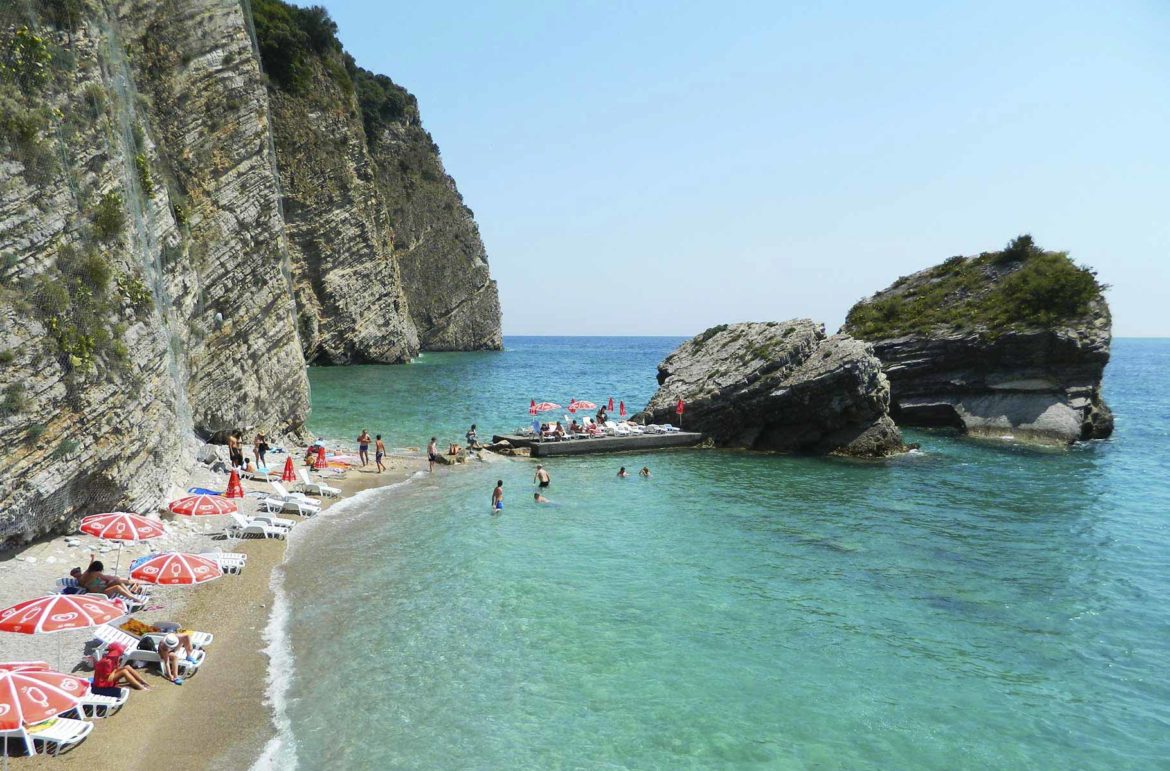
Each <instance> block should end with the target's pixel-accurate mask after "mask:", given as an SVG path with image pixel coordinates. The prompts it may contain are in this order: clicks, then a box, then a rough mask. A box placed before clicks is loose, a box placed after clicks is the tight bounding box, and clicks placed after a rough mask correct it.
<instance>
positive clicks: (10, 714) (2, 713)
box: [0, 669, 89, 731]
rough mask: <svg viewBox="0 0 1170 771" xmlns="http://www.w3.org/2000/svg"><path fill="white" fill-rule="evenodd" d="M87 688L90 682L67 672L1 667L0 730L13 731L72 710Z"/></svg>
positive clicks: (86, 691) (87, 690)
mask: <svg viewBox="0 0 1170 771" xmlns="http://www.w3.org/2000/svg"><path fill="white" fill-rule="evenodd" d="M88 692H89V683H88V682H86V681H85V680H83V679H81V678H80V677H76V676H74V675H67V674H65V673H64V672H53V671H50V670H48V669H5V670H0V731H12V730H15V729H17V728H20V727H21V726H22V725H29V724H31V723H39V722H40V721H42V720H48V719H49V718H51V717H53V716H54V715H59V714H61V713H62V712H66V711H68V710H71V709H73V708H74V707H76V706H77V703H78V702H80V701H81V699H82V697H84V696H85V694H86V693H88Z"/></svg>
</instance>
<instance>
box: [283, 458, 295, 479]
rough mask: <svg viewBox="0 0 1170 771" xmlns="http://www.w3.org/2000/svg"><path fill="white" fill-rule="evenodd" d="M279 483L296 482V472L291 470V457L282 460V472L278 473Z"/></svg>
mask: <svg viewBox="0 0 1170 771" xmlns="http://www.w3.org/2000/svg"><path fill="white" fill-rule="evenodd" d="M280 481H281V482H295V481H297V472H296V469H294V468H293V462H292V456H291V455H290V456H288V457H287V458H285V459H284V471H282V472H281V473H280Z"/></svg>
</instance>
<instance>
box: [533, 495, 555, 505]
mask: <svg viewBox="0 0 1170 771" xmlns="http://www.w3.org/2000/svg"><path fill="white" fill-rule="evenodd" d="M532 502H533V503H552V501H550V500H549V499H548V498H545V497H544V496H543V495H541V494H540V493H533V494H532Z"/></svg>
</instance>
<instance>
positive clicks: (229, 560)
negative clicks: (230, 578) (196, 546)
mask: <svg viewBox="0 0 1170 771" xmlns="http://www.w3.org/2000/svg"><path fill="white" fill-rule="evenodd" d="M201 556H204V557H208V558H209V559H213V560H215V561H216V562H217V563H218V564H219V567H220V570H222V571H223V572H224V573H230V574H232V575H239V574H240V573H243V572H244V564H245V563H247V561H248V555H247V554H241V553H239V552H232V551H205V552H203V553H202V555H201Z"/></svg>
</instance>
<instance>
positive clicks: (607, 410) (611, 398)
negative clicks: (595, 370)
mask: <svg viewBox="0 0 1170 771" xmlns="http://www.w3.org/2000/svg"><path fill="white" fill-rule="evenodd" d="M606 412H613V397H612V396H611V397H609V407H608V408H607V409H606Z"/></svg>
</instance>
